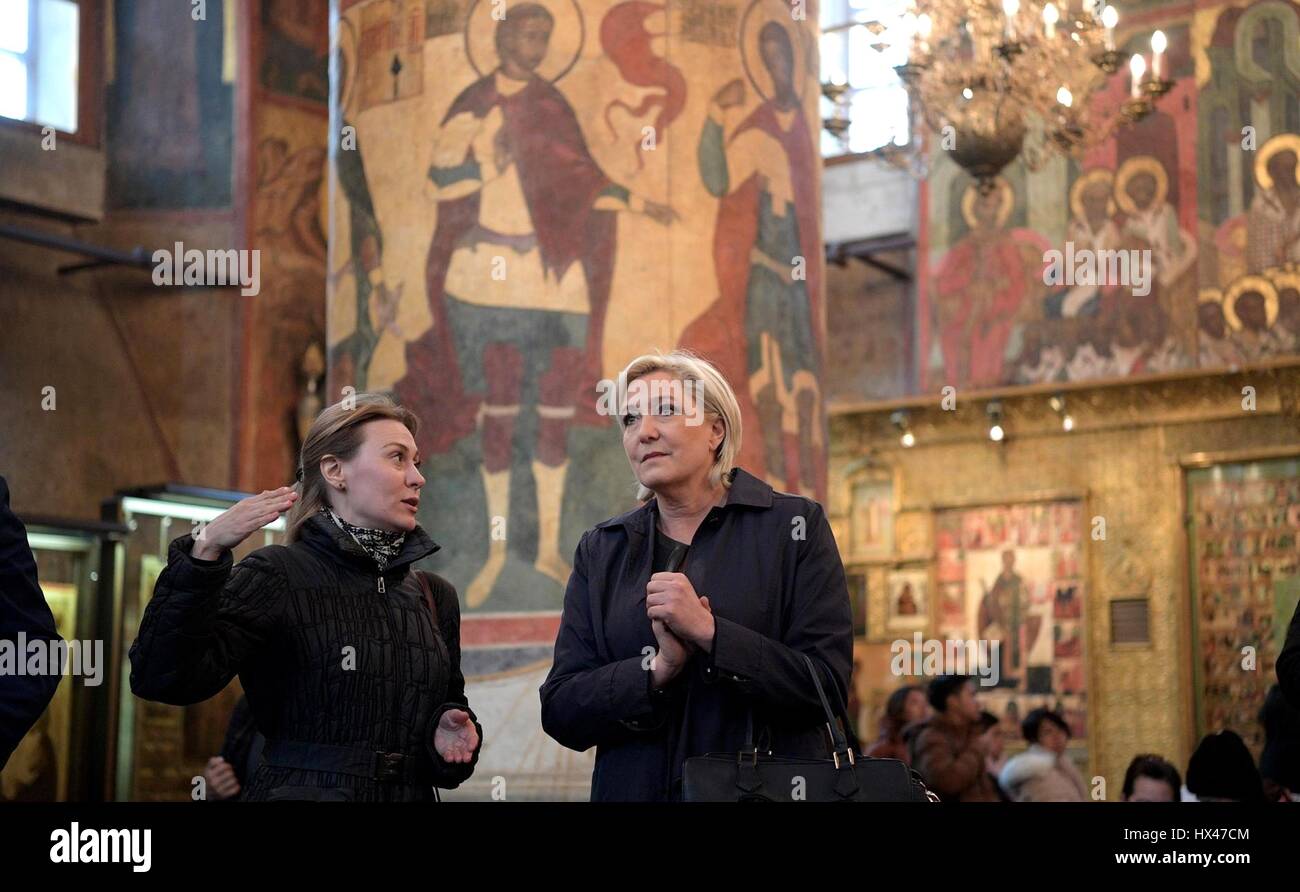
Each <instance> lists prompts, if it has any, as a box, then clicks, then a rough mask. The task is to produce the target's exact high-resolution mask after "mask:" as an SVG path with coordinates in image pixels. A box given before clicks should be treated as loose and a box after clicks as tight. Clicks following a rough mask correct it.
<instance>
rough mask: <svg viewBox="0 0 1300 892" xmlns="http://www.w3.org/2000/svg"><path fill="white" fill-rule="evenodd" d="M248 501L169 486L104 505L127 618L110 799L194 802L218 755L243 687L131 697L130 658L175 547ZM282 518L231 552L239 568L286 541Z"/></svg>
mask: <svg viewBox="0 0 1300 892" xmlns="http://www.w3.org/2000/svg"><path fill="white" fill-rule="evenodd" d="M248 495H249V494H248V493H241V492H233V491H228V490H216V489H204V488H198V487H189V486H178V485H175V484H168V485H162V486H156V487H145V488H141V489H135V490H131V491H125V492H120V493H118V494H117V495H116V496H115V497H114V498H112V499H110V500H108V501H106V502H105V503H104V517H105V519H106V520H113V521H116V522H119V523H121V524H122V525H123V526H124V527H125V528H126V530H127V535H126V537H125V541H124V543H123V547H124V554H123V559H122V574H121V575H122V582H121V589H122V592H123V599H122V600H123V610H122V623H121V635H120V637H119V639H118V641H119V648H118V653H119V654H120V656H119V663H118V673H117V677H118V684H119V686H120V688H121V690H122V692H123V695H122V696H121V698H120V700H119V702H118V715H117V722H116V740H115V743H114V748H115V750H116V753H117V759H116V765H115V774H114V778H113V785H112V786H113V796H112V798H114V799H116V800H119V801H122V800H143V801H177V800H185V799H189V798H191V796H192V793H193V790H194V788H195V784H194V779H195V778H196V777H198V776H200V775H202V773H203V769H204V766H205V764H206V763H207V760H208V759H209V758H210V757H211V756H214V755H216V754H218V753H219V752H220V750H221V745H222V741H223V739H224V736H225V730H226V724H227V722H228V720H229V718H230V713H231V710H232V709H233V708H234V705H235V703H236V702H237V701H238V700H239V697H240V695H241V694H242V689H241V687H240V685H239V680H238V679H235V680H234V681H232V682H231V683H230V684H229V685H228V686H227V687H226V689H225V690H223V691H221V693H219V694H217V695H216V696H215V697H212V698H210V699H208V700H205V701H203V702H202V703H197V704H193V705H190V706H169V705H167V704H164V703H152V702H149V701H146V700H141V699H139V698H138V697H135V696H134V695H132V694H131V692H130V681H129V679H130V673H131V665H130V660H129V652H130V647H131V643H132V642H133V641H134V640H135V637H136V633H137V632H138V631H139V628H140V618H141V616H142V615H143V613H144V609H145V606H146V605H147V604H148V603H149V599H150V598H151V597H153V588H154V583H155V582H156V581H157V579H158V576H159V574H160V573H162V570H163V568H164V567H165V566H166V565H167V549H168V546H169V545H170V543H171V542H172V540H174V539H176V538H177V537H179V536H183V535H185V534H187V533H197V531H198V530H199V529H200V528H201V526H202V525H203V524H205V523H207V522H208V521H211V520H212V519H213V518H215V517H216V516H217V515H218V514H220V513H221V512H223V511H225V510H226V509H227V508H229V507H231V506H232V505H234V504H235V503H236V502H238V501H239V500H240V499H243V498H246V497H247V496H248ZM284 533H285V523H284V519H283V518H279V519H277V520H276V521H275V522H273V523H271V524H270V525H268V526H266V527H264V528H263V529H262V530H261V532H259V533H254V534H253V535H252V536H250V537H248V539H246V540H245V541H244V542H243V543H241V544H240V545H239V547H237V548H235V549H234V558H235V560H236V561H238V560H240V559H241V558H243V557H244V556H245V555H246V554H248V553H249V552H251V551H255V550H256V549H258V548H261V547H263V546H265V545H272V544H281V543H283V540H284Z"/></svg>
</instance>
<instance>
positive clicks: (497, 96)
mask: <svg viewBox="0 0 1300 892" xmlns="http://www.w3.org/2000/svg"><path fill="white" fill-rule="evenodd" d="M333 12H334V17H335V23H334V29H335V30H334V33H335V45H336V47H337V51H336V53H335V58H334V63H335V64H334V69H333V76H332V83H333V93H334V96H333V103H332V118H333V120H332V133H333V139H332V145H331V170H332V178H331V219H332V226H331V232H330V278H329V294H328V297H329V309H328V316H329V324H328V328H329V353H330V357H329V358H330V381H329V392H330V394H331V399H332V400H334V399H338V398H339V395H340V394H341V392H342V390H341V389H342V388H343V387H346V386H353V387H355V388H356V389H357V390H358V391H363V390H371V391H384V392H389V393H392V394H393V395H394V396H395V397H396V398H397V399H398V400H399V401H400V402H401V403H402V404H403V405H406V406H408V407H409V408H411V409H413V410H414V411H415V412H416V413H417V414H418V415H419V416H420V418H421V422H422V426H421V429H420V432H419V435H418V436H417V442H418V444H419V447H420V450H421V452H422V454H423V457H424V465H423V470H424V473H425V474H426V476H427V477H428V484H427V486H426V490H425V495H426V497H425V499H424V500H423V503H422V507H421V512H422V513H421V518H420V520H421V523H422V525H423V526H424V527H425V529H427V530H428V531H429V532H430V534H431V535H432V536H433V537H434V539H435V540H436V541H438V542H439V543H440V544H441V545H442V546H443V549H442V551H440V552H439V553H438V555H437V556H436V557H435V559H434V560H432V561H431V562H430V565H431V567H432V568H433V569H435V570H436V571H437V572H439V573H440V574H442V575H443V576H445V577H447V578H448V579H449V580H451V581H452V582H453V583H454V584H455V585H456V587H457V590H458V591H459V592H460V596H461V601H462V611H463V616H464V622H463V625H462V629H461V632H462V643H463V645H464V648H465V650H464V668H465V672H466V675H467V677H469V679H470V697H471V702H472V703H473V704H474V707H475V709H476V710H478V711H479V712H480V714H485V718H484V724H485V726H486V727H490V728H491V729H492V732H493V737H494V738H496V739H495V740H489V741H488V748H487V749H485V751H484V754H483V757H482V761H481V762H480V767H479V770H478V773H477V775H476V779H475V782H474V783H475V784H482V785H486V784H488V783H490V781H491V778H492V777H493V776H494V775H501V776H502V777H504V778H505V780H506V783H507V784H511V783H513V784H514V787H513V788H512V792H510V793H508V794H507V795H509V796H511V798H520V797H524V796H529V795H536V796H547V797H552V796H565V795H573V796H584V795H585V792H586V784H587V781H588V779H589V772H590V754H586V755H584V756H578V755H577V754H573V753H568V752H566V751H564V750H562V749H561V748H560V747H559V746H558V744H555V743H554V742H553V741H550V740H549V739H547V738H545V736H544V734H543V733H542V731H541V728H540V720H539V704H538V698H537V693H536V691H537V687H538V685H539V684H540V683H541V680H542V678H543V677H544V676H545V673H546V670H547V668H548V666H549V662H550V655H551V646H552V642H553V640H554V634H555V630H556V628H557V627H558V623H559V611H560V606H561V604H562V600H563V593H564V586H565V583H566V582H567V579H568V575H569V572H570V561H571V559H572V555H573V552H574V548H575V547H576V545H577V542H578V539H579V538H580V536H581V535H582V533H583V531H584V530H586V529H589V528H590V527H591V526H593V525H594V524H595V523H598V522H599V521H601V520H603V519H605V518H607V517H610V516H612V515H615V514H618V513H621V512H622V511H625V510H627V509H628V508H630V507H632V506H633V505H634V494H635V480H634V478H633V476H632V472H631V469H630V468H629V466H628V463H627V458H626V456H625V455H624V453H623V449H622V443H621V439H620V437H619V433H618V429H617V425H616V420H615V419H614V418H612V417H609V416H608V415H607V414H602V412H601V409H600V404H599V402H598V399H599V396H600V391H599V383H600V382H601V381H602V380H608V379H612V378H615V377H616V376H617V374H618V372H619V370H620V369H621V368H622V367H623V366H624V365H625V364H626V363H627V362H628V361H629V360H631V359H632V358H633V357H635V356H637V355H639V354H642V353H646V352H650V351H652V350H654V349H656V348H659V349H663V350H668V349H671V348H673V347H677V346H685V347H689V348H691V349H694V350H696V351H697V352H699V353H701V354H702V355H703V356H705V358H707V359H709V360H711V361H713V362H714V363H716V364H717V365H718V366H719V368H720V369H721V370H722V371H723V373H724V374H725V375H726V376H727V378H728V380H729V381H730V382H731V383H732V385H733V387H734V388H735V390H736V392H737V395H738V397H739V398H740V401H741V405H742V413H743V424H744V437H743V443H742V454H741V458H740V464H741V465H742V466H743V467H744V468H746V469H747V470H749V471H750V472H752V473H754V474H756V475H757V476H759V477H763V478H766V479H768V480H769V481H770V482H772V483H773V485H774V486H776V487H777V488H779V489H783V490H787V491H802V492H805V493H807V494H809V495H816V496H818V497H819V498H820V497H821V495H822V494H824V491H825V478H826V471H825V465H826V461H825V457H826V454H827V441H826V426H825V413H824V408H823V405H822V397H821V387H820V380H821V367H822V362H823V342H824V337H825V325H824V311H823V295H822V257H823V249H822V243H821V196H820V181H821V162H820V156H819V154H818V151H817V145H818V139H817V138H818V130H819V127H820V116H819V114H818V111H817V102H818V81H819V79H818V57H817V29H816V12H815V8H814V9H809V10H805V9H804V4H803V3H802V2H786V0H734V2H727V0H690V2H686V0H680V2H671V3H655V2H648V0H623V2H615V0H543V2H522V0H511V2H504V0H429V2H423V3H421V2H410V0H408V2H400V0H369V2H353V0H334V10H333ZM473 786H474V784H471V785H470V787H469V789H471V790H472V788H473Z"/></svg>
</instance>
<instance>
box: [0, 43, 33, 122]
mask: <svg viewBox="0 0 1300 892" xmlns="http://www.w3.org/2000/svg"><path fill="white" fill-rule="evenodd" d="M0 115H3V116H4V117H6V118H17V119H18V120H20V121H24V120H26V119H27V65H26V64H25V63H24V62H23V60H22V59H20V58H19V57H18V56H15V55H13V54H12V53H4V52H0Z"/></svg>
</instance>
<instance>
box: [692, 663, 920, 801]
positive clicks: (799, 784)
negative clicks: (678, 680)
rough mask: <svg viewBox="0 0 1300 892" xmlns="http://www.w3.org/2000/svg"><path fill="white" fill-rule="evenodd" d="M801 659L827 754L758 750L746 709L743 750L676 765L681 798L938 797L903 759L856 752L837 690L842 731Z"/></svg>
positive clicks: (854, 738)
mask: <svg viewBox="0 0 1300 892" xmlns="http://www.w3.org/2000/svg"><path fill="white" fill-rule="evenodd" d="M803 658H804V662H805V663H807V664H808V672H809V673H810V674H811V675H812V680H813V684H814V685H815V686H816V687H817V696H818V698H820V700H821V702H822V708H823V709H824V710H825V711H826V729H827V731H828V732H829V733H830V740H831V753H830V758H828V759H792V758H787V757H784V756H774V755H772V754H771V752H767V753H761V752H759V750H758V747H757V746H756V745H755V744H754V714H753V710H752V709H751V710H750V713H749V716H748V718H747V720H746V725H745V748H744V749H743V750H741V751H740V752H738V753H709V754H708V755H704V756H693V757H691V758H689V759H687V760H686V763H685V764H684V765H683V766H682V797H683V798H684V799H685V800H686V801H687V802H787V801H791V800H795V801H798V800H806V801H809V802H938V801H939V797H938V796H936V795H935V794H934V793H931V792H930V791H929V790H927V789H926V787H925V784H924V783H923V782H922V781H921V777H920V775H918V774H917V773H916V772H915V771H912V770H911V769H910V768H908V766H907V765H906V764H905V763H903V762H901V761H899V760H898V759H873V758H869V757H867V756H863V755H861V752H860V751H861V745H860V744H859V742H858V737H857V734H855V733H854V731H853V726H852V725H851V724H850V723H849V721H848V720H847V717H846V716H845V715H844V712H845V710H844V707H843V704H842V703H841V702H840V698H839V690H838V689H837V688H835V687H834V686H832V689H831V690H832V692H833V693H834V695H835V700H836V706H837V707H839V717H840V719H841V721H842V722H843V726H844V730H843V731H841V729H840V725H839V723H837V722H836V714H835V713H832V712H831V706H830V703H829V702H828V701H827V700H826V691H825V690H824V689H823V687H822V682H821V679H820V678H819V677H818V674H817V669H816V667H815V666H814V665H813V661H812V660H811V659H810V658H809V657H808V655H807V654H804V655H803ZM845 732H847V735H848V736H847V738H846V736H845Z"/></svg>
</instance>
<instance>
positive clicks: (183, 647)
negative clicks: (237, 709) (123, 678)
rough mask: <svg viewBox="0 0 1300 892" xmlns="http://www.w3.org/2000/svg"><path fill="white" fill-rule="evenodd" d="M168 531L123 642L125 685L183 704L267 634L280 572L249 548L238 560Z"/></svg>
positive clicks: (217, 687) (279, 595) (275, 617)
mask: <svg viewBox="0 0 1300 892" xmlns="http://www.w3.org/2000/svg"><path fill="white" fill-rule="evenodd" d="M193 544H194V537H193V536H190V535H188V534H187V535H184V536H181V537H180V538H178V539H175V540H174V541H173V542H172V543H171V546H170V548H169V549H168V552H167V566H166V567H165V568H164V569H163V571H162V573H161V574H160V575H159V577H158V581H157V583H155V585H154V590H153V598H152V599H150V601H149V604H148V606H147V607H146V608H145V611H144V616H143V617H142V618H141V620H140V632H139V634H138V635H137V636H136V639H135V642H134V643H133V644H132V645H131V691H132V693H134V694H135V695H136V696H137V697H141V698H143V699H145V700H156V701H158V702H159V703H170V704H172V705H175V706H185V705H187V704H190V703H198V702H200V701H202V700H206V699H208V698H209V697H212V696H215V695H216V694H217V693H219V692H220V691H221V690H222V689H223V688H224V687H225V686H226V685H227V684H229V683H230V680H231V679H232V678H234V677H235V676H236V675H237V674H238V673H239V671H240V668H241V667H242V666H243V664H244V662H245V661H246V660H247V659H248V658H249V656H250V655H252V654H253V653H254V652H256V651H257V650H258V649H259V648H260V647H261V646H262V645H263V644H264V643H265V642H266V640H267V639H268V638H269V637H270V635H271V633H272V632H273V630H274V629H275V627H276V625H277V624H278V623H279V615H280V612H281V610H282V609H283V602H284V590H285V583H284V577H283V576H282V575H281V574H279V573H277V572H276V571H275V568H274V567H273V566H272V564H271V562H270V561H269V560H268V559H267V558H266V557H264V556H262V555H260V554H258V553H257V552H254V553H253V554H250V555H249V556H248V557H246V558H244V560H242V561H240V562H239V564H238V565H235V564H234V560H233V557H232V555H231V553H230V552H229V551H227V552H226V553H225V554H223V555H222V556H221V558H220V559H218V560H215V561H204V560H198V559H196V558H194V557H191V556H190V548H191V547H192V546H193Z"/></svg>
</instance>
